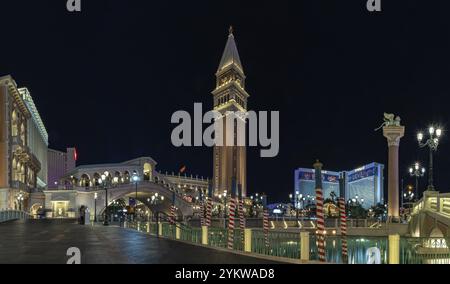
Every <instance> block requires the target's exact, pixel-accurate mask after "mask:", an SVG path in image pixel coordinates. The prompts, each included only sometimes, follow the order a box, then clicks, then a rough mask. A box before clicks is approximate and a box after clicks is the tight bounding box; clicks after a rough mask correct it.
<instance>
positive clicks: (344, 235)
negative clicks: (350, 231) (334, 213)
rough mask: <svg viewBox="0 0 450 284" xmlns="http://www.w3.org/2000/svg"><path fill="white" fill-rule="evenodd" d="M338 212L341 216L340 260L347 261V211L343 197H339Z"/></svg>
mask: <svg viewBox="0 0 450 284" xmlns="http://www.w3.org/2000/svg"><path fill="white" fill-rule="evenodd" d="M339 212H340V216H341V237H342V260H343V262H344V263H346V262H347V258H348V248H347V213H346V211H345V199H344V198H339Z"/></svg>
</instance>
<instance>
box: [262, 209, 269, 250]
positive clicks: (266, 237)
mask: <svg viewBox="0 0 450 284" xmlns="http://www.w3.org/2000/svg"><path fill="white" fill-rule="evenodd" d="M263 232H264V242H265V245H266V247H267V248H268V247H269V211H268V210H267V208H266V207H264V212H263Z"/></svg>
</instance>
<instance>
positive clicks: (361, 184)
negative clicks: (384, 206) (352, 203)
mask: <svg viewBox="0 0 450 284" xmlns="http://www.w3.org/2000/svg"><path fill="white" fill-rule="evenodd" d="M383 171H384V166H383V165H381V164H377V163H372V164H369V165H366V166H363V167H361V168H358V169H355V170H353V171H349V172H346V173H345V176H346V183H345V185H346V186H345V196H346V197H347V200H349V199H356V197H357V199H358V200H359V202H361V200H362V201H363V202H362V204H363V207H364V208H370V207H372V206H374V205H377V204H378V203H383V202H384V194H383V192H384V187H383V183H384V182H383Z"/></svg>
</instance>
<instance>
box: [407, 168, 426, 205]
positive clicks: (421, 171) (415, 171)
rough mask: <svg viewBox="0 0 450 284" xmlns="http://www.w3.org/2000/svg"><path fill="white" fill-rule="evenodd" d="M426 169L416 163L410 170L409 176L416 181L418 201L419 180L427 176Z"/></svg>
mask: <svg viewBox="0 0 450 284" xmlns="http://www.w3.org/2000/svg"><path fill="white" fill-rule="evenodd" d="M425 171H426V170H425V168H424V167H420V163H419V162H416V163H415V164H414V167H411V168H409V175H410V176H411V177H414V178H415V179H416V194H415V195H416V199H419V178H421V177H423V176H424V175H425Z"/></svg>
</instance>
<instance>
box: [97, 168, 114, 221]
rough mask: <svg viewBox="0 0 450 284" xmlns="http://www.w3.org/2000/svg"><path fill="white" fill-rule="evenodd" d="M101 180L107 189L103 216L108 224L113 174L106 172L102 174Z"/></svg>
mask: <svg viewBox="0 0 450 284" xmlns="http://www.w3.org/2000/svg"><path fill="white" fill-rule="evenodd" d="M99 182H100V184H101V185H103V188H104V189H105V212H104V215H105V217H104V218H103V225H104V226H108V225H109V222H108V186H110V185H111V175H110V174H109V172H105V173H104V174H102V175H101V177H100V181H99Z"/></svg>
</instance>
